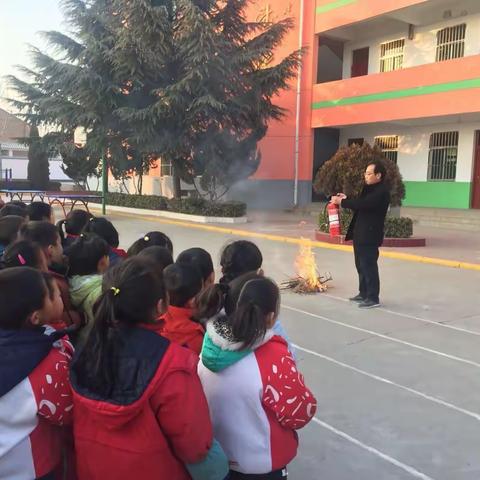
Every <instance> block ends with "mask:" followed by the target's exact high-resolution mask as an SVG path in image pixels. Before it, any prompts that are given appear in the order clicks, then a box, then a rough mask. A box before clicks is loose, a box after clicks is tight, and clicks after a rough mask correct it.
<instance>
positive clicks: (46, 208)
mask: <svg viewBox="0 0 480 480" xmlns="http://www.w3.org/2000/svg"><path fill="white" fill-rule="evenodd" d="M27 213H28V218H29V219H30V221H33V222H50V223H54V218H53V209H52V207H51V206H50V205H49V204H48V203H45V202H32V203H31V204H30V205H29V206H28V207H27Z"/></svg>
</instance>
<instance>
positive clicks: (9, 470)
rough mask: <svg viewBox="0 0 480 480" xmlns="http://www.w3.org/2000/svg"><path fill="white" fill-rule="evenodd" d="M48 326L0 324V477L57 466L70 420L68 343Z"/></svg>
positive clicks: (35, 474) (34, 474) (26, 475)
mask: <svg viewBox="0 0 480 480" xmlns="http://www.w3.org/2000/svg"><path fill="white" fill-rule="evenodd" d="M61 335H62V333H61V332H60V333H54V332H53V330H52V329H49V328H38V329H34V330H1V329H0V357H1V358H2V362H1V364H0V425H2V428H1V431H0V478H5V479H7V478H28V479H35V478H40V477H42V478H43V477H44V476H46V475H47V474H51V473H52V472H53V471H54V470H57V469H60V470H61V468H59V467H61V466H62V450H63V448H64V447H65V440H66V437H65V435H66V434H67V433H68V432H67V431H66V429H64V428H61V427H62V426H65V425H69V424H71V423H72V407H73V405H72V392H71V389H70V384H69V372H68V367H69V364H70V359H71V356H72V354H73V348H72V346H71V345H70V343H69V342H68V341H66V340H65V339H59V336H61Z"/></svg>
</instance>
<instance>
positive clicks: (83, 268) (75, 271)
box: [65, 233, 110, 277]
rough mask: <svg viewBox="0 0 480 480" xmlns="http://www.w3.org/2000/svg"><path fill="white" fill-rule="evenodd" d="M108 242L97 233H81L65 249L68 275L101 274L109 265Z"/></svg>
mask: <svg viewBox="0 0 480 480" xmlns="http://www.w3.org/2000/svg"><path fill="white" fill-rule="evenodd" d="M109 252H110V247H109V245H108V243H107V242H106V241H105V240H104V239H103V238H100V237H99V236H98V235H93V234H87V233H82V235H81V236H80V237H78V238H77V239H76V240H75V241H74V242H73V243H72V244H71V245H70V246H69V247H68V248H67V249H66V250H65V255H66V256H67V258H68V265H69V269H68V275H69V276H70V277H73V276H75V275H93V274H97V273H98V274H103V273H104V272H105V271H106V270H107V269H108V266H109V258H108V254H109Z"/></svg>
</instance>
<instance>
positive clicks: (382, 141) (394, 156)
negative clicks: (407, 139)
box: [375, 135, 398, 164]
mask: <svg viewBox="0 0 480 480" xmlns="http://www.w3.org/2000/svg"><path fill="white" fill-rule="evenodd" d="M375 145H376V146H377V147H379V148H380V150H382V152H383V154H384V155H385V157H386V158H388V159H389V160H391V161H392V162H393V163H395V164H396V163H397V160H398V135H388V136H382V137H375Z"/></svg>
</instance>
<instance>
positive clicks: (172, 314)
mask: <svg viewBox="0 0 480 480" xmlns="http://www.w3.org/2000/svg"><path fill="white" fill-rule="evenodd" d="M192 316H193V310H192V309H191V308H180V307H174V306H172V305H169V307H168V310H167V313H166V314H165V315H164V316H163V317H162V318H161V320H162V321H163V325H162V328H161V330H160V334H161V335H162V336H163V337H165V338H168V339H169V340H170V341H171V342H174V343H178V344H179V345H182V346H184V347H187V348H189V349H190V350H192V351H194V352H195V353H196V354H197V355H200V352H201V351H202V344H203V337H204V336H205V329H204V328H203V326H202V325H200V324H199V323H197V322H194V321H193V320H192V319H191V318H192Z"/></svg>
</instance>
